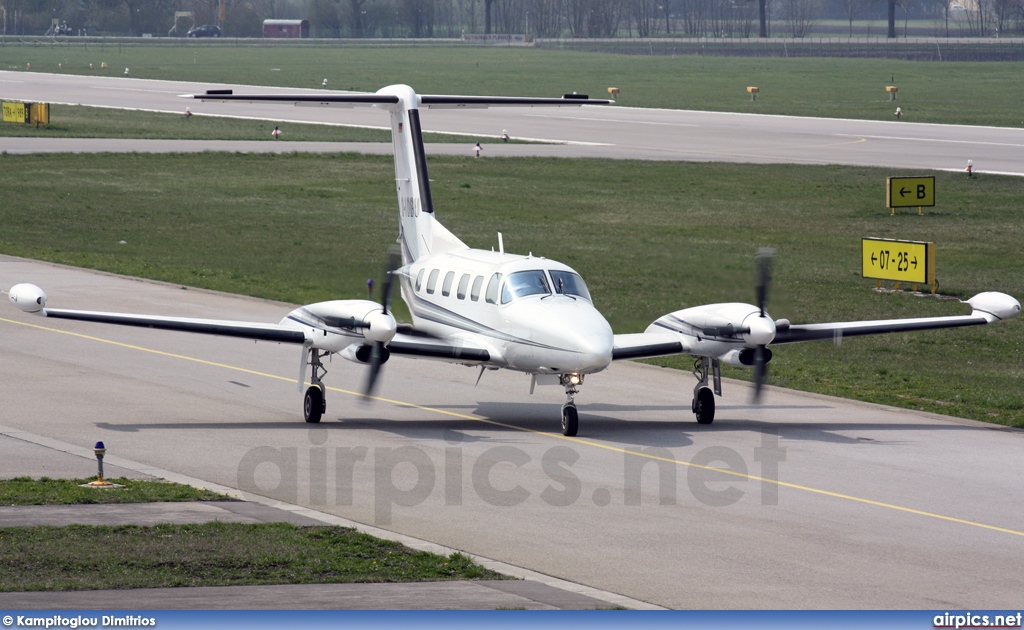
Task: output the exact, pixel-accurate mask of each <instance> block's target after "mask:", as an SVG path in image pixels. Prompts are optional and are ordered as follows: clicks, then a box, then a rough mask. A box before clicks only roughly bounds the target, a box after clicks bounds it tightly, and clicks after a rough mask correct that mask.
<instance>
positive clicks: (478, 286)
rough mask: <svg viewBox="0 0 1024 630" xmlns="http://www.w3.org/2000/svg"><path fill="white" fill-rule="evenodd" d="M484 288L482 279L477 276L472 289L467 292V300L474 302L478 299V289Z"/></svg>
mask: <svg viewBox="0 0 1024 630" xmlns="http://www.w3.org/2000/svg"><path fill="white" fill-rule="evenodd" d="M483 286H484V277H483V276H477V277H476V280H474V281H473V289H472V290H471V291H470V292H469V299H471V300H473V301H474V302H476V301H477V300H479V299H480V289H481V287H483Z"/></svg>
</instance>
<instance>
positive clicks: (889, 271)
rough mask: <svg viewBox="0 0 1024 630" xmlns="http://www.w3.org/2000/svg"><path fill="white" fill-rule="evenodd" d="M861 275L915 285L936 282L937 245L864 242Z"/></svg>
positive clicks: (888, 240)
mask: <svg viewBox="0 0 1024 630" xmlns="http://www.w3.org/2000/svg"><path fill="white" fill-rule="evenodd" d="M861 254H862V255H861V270H862V271H861V275H863V276H864V277H865V278H873V279H876V280H894V281H896V282H911V283H914V284H932V283H933V282H935V243H923V242H918V241H898V240H894V239H887V238H865V239H861Z"/></svg>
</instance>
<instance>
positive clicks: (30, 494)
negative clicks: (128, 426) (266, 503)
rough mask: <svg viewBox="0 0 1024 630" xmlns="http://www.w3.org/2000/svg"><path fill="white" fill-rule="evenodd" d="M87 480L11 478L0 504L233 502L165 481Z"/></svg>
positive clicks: (3, 485)
mask: <svg viewBox="0 0 1024 630" xmlns="http://www.w3.org/2000/svg"><path fill="white" fill-rule="evenodd" d="M90 481H93V479H92V478H89V479H50V478H49V477H42V478H41V479H32V478H30V477H15V478H14V479H3V480H0V505H71V504H81V503H153V502H158V501H161V502H163V501H234V500H235V499H234V498H232V497H229V496H227V495H224V494H219V493H216V492H210V491H209V490H204V489H200V488H193V487H192V486H185V485H182V484H180V483H171V482H169V481H150V480H145V481H140V480H137V479H125V478H119V479H107V480H106V481H109V482H111V483H116V484H119V485H121V486H124V487H122V488H112V489H110V490H109V491H108V490H106V489H94V488H83V487H81V484H83V483H89V482H90Z"/></svg>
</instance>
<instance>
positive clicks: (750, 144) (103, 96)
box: [0, 71, 1024, 175]
mask: <svg viewBox="0 0 1024 630" xmlns="http://www.w3.org/2000/svg"><path fill="white" fill-rule="evenodd" d="M213 87H216V88H219V89H224V88H232V89H235V90H237V91H239V92H250V93H252V92H258V93H283V92H287V93H295V92H308V93H315V92H317V90H296V89H281V88H264V87H259V88H254V87H251V86H238V85H235V86H223V85H210V84H196V83H184V82H174V81H150V80H140V79H126V78H106V77H83V76H71V75H52V74H43V73H34V72H33V73H26V72H10V71H3V72H0V98H3V99H16V100H26V101H44V102H50V103H73V104H85V105H97V106H105V107H109V106H117V107H125V108H135V109H144V110H152V111H163V112H175V113H182V112H184V111H185V107H186V106H188V107H189V108H191V110H192V111H193V112H195V113H197V114H201V113H211V114H217V115H225V114H226V115H232V116H239V117H257V118H263V119H267V120H274V121H278V122H281V123H285V122H288V121H295V122H301V121H305V122H326V123H335V124H337V123H343V124H350V125H361V126H370V127H384V126H386V125H387V124H388V121H387V117H386V115H385V114H384V113H383V112H381V111H379V110H375V109H372V108H353V109H348V108H341V107H330V108H327V107H325V108H318V107H289V106H283V105H273V104H243V103H230V104H229V103H202V102H199V101H190V100H185V99H180V98H177V96H178V95H180V94H192V93H196V92H202V91H205V90H206V89H207V88H213ZM413 87H416V86H413ZM422 119H423V126H424V129H425V130H427V131H438V132H445V133H463V134H468V135H469V137H470V138H473V139H474V141H475V139H476V138H480V137H483V138H486V137H492V138H493V137H496V136H497V135H498V134H499V133H500V132H501V130H502V129H508V130H509V133H510V134H512V135H513V136H516V137H520V138H534V139H541V140H548V141H557V142H569V143H575V144H574V145H573V146H571V147H560V148H557V149H552V148H543V147H540V148H530V147H520V148H509V147H508V146H502V145H500V143H499V144H495V143H494V142H490V143H486V142H485V146H486V147H487V149H486V150H485V153H486V155H488V156H490V155H501V154H515V155H523V154H531V155H532V154H537V155H563V156H566V157H583V156H587V157H611V158H633V159H662V160H696V161H730V162H755V163H793V164H850V165H862V166H886V167H891V168H894V169H901V171H900V173H902V174H905V172H906V170H921V169H944V170H954V171H962V170H963V169H964V168H965V167H966V165H967V160H973V161H974V165H975V169H976V170H977V171H978V172H990V173H1007V174H1013V175H1024V129H1003V128H994V127H967V126H957V125H930V124H927V125H926V124H916V123H913V122H908V121H905V120H904V121H902V122H898V121H862V120H837V119H821V118H794V117H786V116H760V115H751V114H730V113H715V112H694V111H679V110H661V109H639V108H629V107H620V106H614V107H583V108H579V109H575V108H567V109H546V108H539V109H515V108H497V109H489V110H459V111H452V110H433V111H429V112H426V113H425V114H424V115H423V117H422ZM285 137H287V136H285ZM9 143H11V140H9V139H6V138H4V139H0V146H4V145H7V144H9ZM470 144H471V142H470ZM220 146H221V148H223V149H227V150H236V149H238V147H236V146H235V145H234V144H232V143H220ZM386 146H388V147H389V145H386ZM282 148H283V147H278V149H277V150H281V149H282ZM268 149H269V147H268ZM311 149H312V148H311ZM139 150H145V149H144V147H143V148H142V149H139ZM380 150H381V149H376V151H380ZM452 151H455V152H458V151H465V152H466V153H467V154H468V148H467V147H460V148H453V149H452ZM904 169H905V170H904Z"/></svg>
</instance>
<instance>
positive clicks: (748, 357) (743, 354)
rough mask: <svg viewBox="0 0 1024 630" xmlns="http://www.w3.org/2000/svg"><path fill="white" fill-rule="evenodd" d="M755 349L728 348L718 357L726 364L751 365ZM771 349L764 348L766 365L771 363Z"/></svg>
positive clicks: (736, 365)
mask: <svg viewBox="0 0 1024 630" xmlns="http://www.w3.org/2000/svg"><path fill="white" fill-rule="evenodd" d="M755 354H756V350H754V348H744V349H742V350H730V351H729V352H726V353H725V354H723V355H722V356H720V357H719V358H718V359H719V360H720V361H721V362H722V363H725V364H726V365H732V366H735V367H753V365H754V357H755ZM771 360H772V351H771V349H770V348H765V349H764V362H765V364H766V365H767V364H768V363H771Z"/></svg>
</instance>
